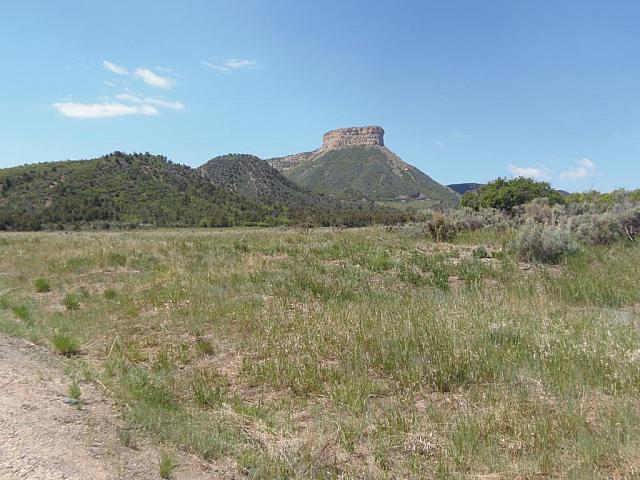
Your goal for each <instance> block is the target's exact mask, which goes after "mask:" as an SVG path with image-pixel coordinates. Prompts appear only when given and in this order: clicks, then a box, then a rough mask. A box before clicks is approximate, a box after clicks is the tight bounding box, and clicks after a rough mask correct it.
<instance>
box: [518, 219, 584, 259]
mask: <svg viewBox="0 0 640 480" xmlns="http://www.w3.org/2000/svg"><path fill="white" fill-rule="evenodd" d="M513 249H514V251H515V253H516V255H517V256H518V258H519V259H520V260H522V261H525V262H532V261H537V262H542V263H558V262H560V260H562V258H563V257H565V256H567V255H569V254H572V253H575V252H577V251H578V246H577V245H576V243H575V242H574V241H573V238H572V237H571V235H570V234H569V232H568V231H567V230H565V229H563V228H560V227H555V226H547V225H540V224H538V223H535V222H532V221H528V222H526V223H525V224H524V225H523V226H522V227H520V229H519V230H518V233H517V236H516V238H515V240H514V242H513Z"/></svg>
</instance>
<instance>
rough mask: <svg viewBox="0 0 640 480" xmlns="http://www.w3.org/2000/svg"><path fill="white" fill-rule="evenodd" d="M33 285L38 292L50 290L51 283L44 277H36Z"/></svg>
mask: <svg viewBox="0 0 640 480" xmlns="http://www.w3.org/2000/svg"><path fill="white" fill-rule="evenodd" d="M34 285H35V287H36V292H38V293H47V292H50V291H51V285H50V284H49V281H48V280H47V279H46V278H37V279H36V281H35V282H34Z"/></svg>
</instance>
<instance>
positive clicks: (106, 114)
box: [53, 102, 158, 118]
mask: <svg viewBox="0 0 640 480" xmlns="http://www.w3.org/2000/svg"><path fill="white" fill-rule="evenodd" d="M53 106H54V107H55V108H56V109H57V110H58V111H59V112H60V113H62V115H64V116H65V117H69V118H111V117H120V116H122V115H157V114H158V110H157V109H156V108H154V107H152V106H150V105H125V104H124V103H114V102H104V103H75V102H63V103H54V104H53Z"/></svg>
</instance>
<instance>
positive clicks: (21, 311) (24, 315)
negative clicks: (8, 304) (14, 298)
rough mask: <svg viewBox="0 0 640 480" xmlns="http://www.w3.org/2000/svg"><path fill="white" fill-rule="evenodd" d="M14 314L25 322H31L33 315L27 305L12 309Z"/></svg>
mask: <svg viewBox="0 0 640 480" xmlns="http://www.w3.org/2000/svg"><path fill="white" fill-rule="evenodd" d="M12 311H13V314H14V315H15V316H16V317H18V318H19V319H20V320H22V321H24V322H30V321H31V313H30V312H29V309H28V308H27V306H26V305H16V306H15V307H13V308H12Z"/></svg>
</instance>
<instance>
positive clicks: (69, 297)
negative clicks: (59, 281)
mask: <svg viewBox="0 0 640 480" xmlns="http://www.w3.org/2000/svg"><path fill="white" fill-rule="evenodd" d="M62 304H63V305H64V308H66V309H67V310H80V300H79V299H78V297H77V296H75V295H73V294H72V293H68V294H66V295H65V296H64V298H63V299H62Z"/></svg>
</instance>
